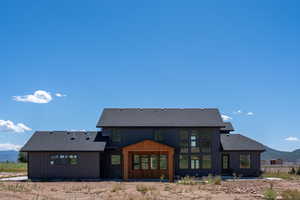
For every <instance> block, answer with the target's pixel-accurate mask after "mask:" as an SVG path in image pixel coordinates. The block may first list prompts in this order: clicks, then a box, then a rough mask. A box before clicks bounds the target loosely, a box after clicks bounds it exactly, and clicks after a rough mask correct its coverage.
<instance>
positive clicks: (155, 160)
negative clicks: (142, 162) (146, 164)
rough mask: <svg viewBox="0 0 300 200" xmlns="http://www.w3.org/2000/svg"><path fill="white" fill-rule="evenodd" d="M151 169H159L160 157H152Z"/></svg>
mask: <svg viewBox="0 0 300 200" xmlns="http://www.w3.org/2000/svg"><path fill="white" fill-rule="evenodd" d="M150 168H151V169H157V168H158V156H157V155H151V156H150Z"/></svg>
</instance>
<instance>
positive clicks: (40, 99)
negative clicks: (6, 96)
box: [13, 90, 52, 103]
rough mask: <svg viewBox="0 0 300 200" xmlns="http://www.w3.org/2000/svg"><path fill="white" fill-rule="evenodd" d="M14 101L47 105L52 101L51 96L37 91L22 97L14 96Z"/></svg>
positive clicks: (42, 91)
mask: <svg viewBox="0 0 300 200" xmlns="http://www.w3.org/2000/svg"><path fill="white" fill-rule="evenodd" d="M13 99H14V100H15V101H21V102H31V103H49V102H50V101H52V96H51V94H50V93H49V92H46V91H44V90H37V91H35V92H34V93H33V94H29V95H24V96H14V97H13Z"/></svg>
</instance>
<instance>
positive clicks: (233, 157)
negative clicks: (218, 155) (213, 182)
mask: <svg viewBox="0 0 300 200" xmlns="http://www.w3.org/2000/svg"><path fill="white" fill-rule="evenodd" d="M224 153H226V154H229V156H230V159H229V168H230V173H231V175H232V174H233V173H235V174H237V175H241V176H259V175H260V153H261V152H254V151H252V152H247V151H243V152H237V151H235V152H224ZM241 154H250V157H251V168H250V169H241V168H240V155H241Z"/></svg>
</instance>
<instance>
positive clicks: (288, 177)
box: [262, 172, 300, 180]
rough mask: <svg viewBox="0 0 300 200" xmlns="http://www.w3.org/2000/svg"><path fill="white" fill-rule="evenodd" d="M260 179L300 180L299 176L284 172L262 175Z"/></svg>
mask: <svg viewBox="0 0 300 200" xmlns="http://www.w3.org/2000/svg"><path fill="white" fill-rule="evenodd" d="M262 177H264V178H282V179H285V180H298V179H300V176H299V175H295V174H289V173H284V172H276V173H270V172H268V173H263V174H262Z"/></svg>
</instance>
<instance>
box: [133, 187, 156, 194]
mask: <svg viewBox="0 0 300 200" xmlns="http://www.w3.org/2000/svg"><path fill="white" fill-rule="evenodd" d="M155 189H156V188H155V187H153V186H149V187H148V186H146V185H136V191H138V192H140V193H142V194H143V195H145V194H146V193H147V192H148V191H152V190H155Z"/></svg>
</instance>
